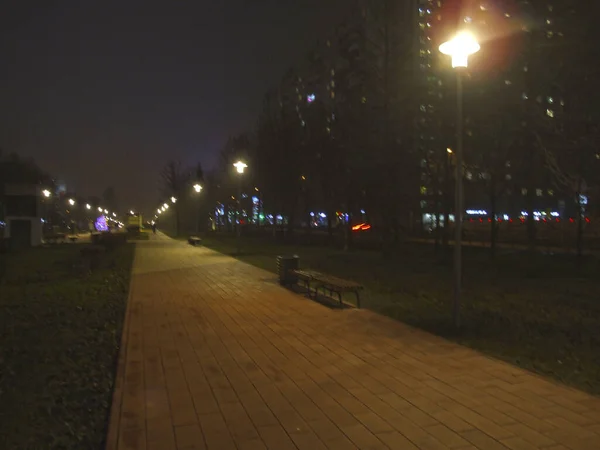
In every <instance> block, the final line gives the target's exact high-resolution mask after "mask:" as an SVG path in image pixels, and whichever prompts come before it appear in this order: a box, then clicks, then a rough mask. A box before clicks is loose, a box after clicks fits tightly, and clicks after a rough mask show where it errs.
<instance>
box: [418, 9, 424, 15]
mask: <svg viewBox="0 0 600 450" xmlns="http://www.w3.org/2000/svg"><path fill="white" fill-rule="evenodd" d="M424 15H425V11H423V8H419V16H421V17H423V16H424Z"/></svg>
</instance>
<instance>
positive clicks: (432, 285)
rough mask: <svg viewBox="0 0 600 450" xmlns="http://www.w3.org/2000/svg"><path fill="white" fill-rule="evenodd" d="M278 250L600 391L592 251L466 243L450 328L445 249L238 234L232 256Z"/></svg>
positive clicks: (417, 322) (368, 300) (250, 258)
mask: <svg viewBox="0 0 600 450" xmlns="http://www.w3.org/2000/svg"><path fill="white" fill-rule="evenodd" d="M203 245H205V246H207V247H210V248H213V249H215V250H218V251H220V252H223V253H227V254H231V255H233V256H235V248H236V247H235V239H233V238H231V237H223V236H218V235H208V236H207V237H206V238H204V240H203ZM280 254H297V255H299V256H300V264H301V266H302V267H305V268H312V269H316V270H320V271H324V272H327V273H331V274H333V275H338V276H341V277H346V278H350V279H354V280H357V281H359V282H361V283H363V284H364V285H365V287H366V291H367V292H366V295H365V296H364V300H363V306H364V307H366V308H369V309H372V310H374V311H377V312H380V313H382V314H385V315H388V316H390V317H393V318H395V319H398V320H400V321H403V322H405V323H408V324H410V325H413V326H416V327H420V328H423V329H425V330H427V331H430V332H432V333H435V334H438V335H441V336H444V337H447V338H448V339H452V340H455V341H457V342H460V343H461V344H464V345H468V346H470V347H472V348H475V349H477V350H480V351H482V352H484V353H487V354H490V355H492V356H495V357H498V358H501V359H504V360H506V361H508V362H511V363H513V364H515V365H518V366H521V367H523V368H526V369H529V370H532V371H535V372H538V373H540V374H543V375H546V376H550V377H553V378H555V379H557V380H560V381H562V382H564V383H566V384H569V385H572V386H575V387H578V388H580V389H583V390H586V391H588V392H592V393H595V394H600V353H599V352H598V351H597V349H598V348H600V280H598V273H600V262H599V261H598V260H597V259H593V258H588V259H586V260H585V261H583V263H582V264H577V263H576V261H575V258H574V257H569V256H558V255H544V254H536V255H530V254H527V253H523V252H511V253H508V252H506V253H501V254H499V255H498V257H497V258H496V260H495V261H493V262H492V261H491V260H490V258H489V255H488V252H487V251H485V249H477V248H465V249H464V255H465V258H464V266H465V269H464V291H463V305H462V311H461V312H462V322H463V325H464V326H463V329H462V330H461V331H460V332H456V331H455V330H454V329H453V327H452V320H451V316H452V313H451V312H452V266H451V263H450V258H445V259H443V258H440V257H438V256H436V255H434V253H433V248H432V246H428V245H417V244H411V245H408V244H407V245H404V246H401V247H399V248H398V249H397V250H396V251H394V252H388V256H387V257H386V256H384V255H382V254H381V253H380V252H373V251H351V252H344V251H341V250H337V249H331V248H323V247H314V246H298V245H284V244H282V243H281V242H275V241H273V240H270V239H264V238H263V239H259V238H248V237H247V238H244V240H243V245H242V254H241V255H240V256H239V258H240V259H242V260H244V261H246V262H248V263H250V264H253V265H255V266H258V267H261V268H263V269H266V270H270V271H272V272H275V271H276V262H275V257H276V256H277V255H280ZM390 254H391V256H390ZM348 300H349V301H352V300H353V299H352V298H351V297H349V298H348Z"/></svg>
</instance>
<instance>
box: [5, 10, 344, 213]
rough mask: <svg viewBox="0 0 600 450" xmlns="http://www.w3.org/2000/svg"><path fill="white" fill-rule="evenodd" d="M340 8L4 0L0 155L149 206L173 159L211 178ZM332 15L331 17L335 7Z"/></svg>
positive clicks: (91, 191)
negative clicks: (208, 171) (29, 160)
mask: <svg viewBox="0 0 600 450" xmlns="http://www.w3.org/2000/svg"><path fill="white" fill-rule="evenodd" d="M347 3H348V0H254V1H251V0H247V1H244V0H204V1H203V0H38V1H31V0H5V1H4V2H3V3H2V7H0V57H1V58H0V67H1V69H0V147H1V148H3V149H4V150H5V151H8V152H10V151H15V152H17V153H19V154H22V155H24V156H32V157H33V158H34V159H35V160H36V161H37V162H38V163H39V165H40V166H42V168H44V169H46V170H47V171H49V172H50V173H51V174H52V175H54V176H55V177H57V178H59V179H63V180H64V181H65V182H66V183H67V187H68V188H69V190H74V191H76V192H77V193H79V194H81V195H100V194H101V193H102V191H103V190H104V188H106V187H107V186H114V188H115V190H116V193H117V196H118V198H119V202H120V204H121V209H129V208H138V209H145V208H153V206H154V204H155V202H156V200H157V195H158V194H157V186H158V181H157V180H158V174H159V172H160V170H161V167H162V166H163V165H164V164H165V163H166V162H167V161H168V160H169V159H172V158H175V159H181V160H182V161H183V162H185V163H189V164H194V163H195V162H198V161H199V162H202V164H203V165H204V166H205V167H210V166H212V165H214V163H215V162H216V156H217V152H218V149H219V148H220V147H221V146H222V144H223V143H224V142H225V140H226V138H227V136H228V135H230V134H234V133H235V132H237V131H241V130H243V129H248V128H250V127H252V125H253V123H254V120H255V118H256V115H257V114H258V110H259V108H260V103H261V98H262V96H263V94H264V93H265V91H266V90H267V89H268V88H269V87H271V86H275V85H276V84H277V82H278V80H279V79H280V78H281V76H282V75H283V73H284V72H285V70H286V69H287V68H288V67H290V66H291V65H295V64H297V63H298V62H299V61H302V59H303V58H304V55H305V54H306V52H307V51H308V49H309V48H310V46H311V45H312V43H314V42H315V41H316V40H317V39H318V38H319V37H323V36H324V35H326V34H327V33H329V32H330V31H331V29H332V28H333V25H335V24H336V23H338V22H339V21H340V20H341V17H342V16H343V11H344V9H343V8H344V5H346V4H347ZM340 8H342V9H340Z"/></svg>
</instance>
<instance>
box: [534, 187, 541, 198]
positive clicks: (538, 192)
mask: <svg viewBox="0 0 600 450" xmlns="http://www.w3.org/2000/svg"><path fill="white" fill-rule="evenodd" d="M535 195H537V196H538V197H541V196H542V190H541V189H539V188H538V189H536V190H535Z"/></svg>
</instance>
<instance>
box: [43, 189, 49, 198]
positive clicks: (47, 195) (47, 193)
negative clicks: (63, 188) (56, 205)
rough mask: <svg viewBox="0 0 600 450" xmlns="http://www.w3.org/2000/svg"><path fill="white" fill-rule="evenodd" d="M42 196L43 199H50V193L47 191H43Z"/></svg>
mask: <svg viewBox="0 0 600 450" xmlns="http://www.w3.org/2000/svg"><path fill="white" fill-rule="evenodd" d="M42 194H43V195H44V197H46V198H48V197H50V194H51V192H50V191H49V190H48V189H44V190H43V191H42Z"/></svg>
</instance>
